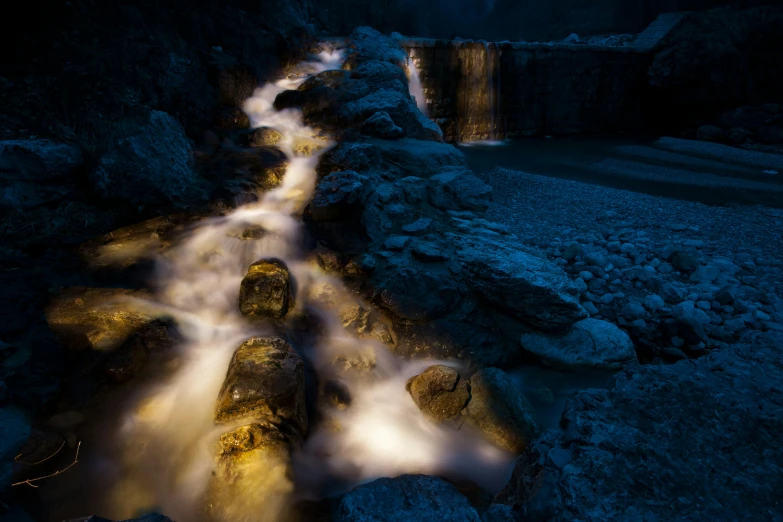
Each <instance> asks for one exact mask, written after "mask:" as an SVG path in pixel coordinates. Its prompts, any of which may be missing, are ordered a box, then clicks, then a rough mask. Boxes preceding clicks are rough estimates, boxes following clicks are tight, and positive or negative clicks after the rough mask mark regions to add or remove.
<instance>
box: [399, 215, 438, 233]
mask: <svg viewBox="0 0 783 522" xmlns="http://www.w3.org/2000/svg"><path fill="white" fill-rule="evenodd" d="M431 224H432V220H431V219H430V218H419V219H417V220H416V221H414V222H413V223H408V224H407V225H403V226H402V229H401V230H402V231H403V232H405V233H406V234H420V233H421V232H425V231H426V230H427V229H428V228H430V225H431Z"/></svg>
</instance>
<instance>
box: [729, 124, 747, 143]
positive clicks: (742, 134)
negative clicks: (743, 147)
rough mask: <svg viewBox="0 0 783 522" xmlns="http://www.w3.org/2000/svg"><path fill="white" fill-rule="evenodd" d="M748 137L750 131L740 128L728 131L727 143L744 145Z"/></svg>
mask: <svg viewBox="0 0 783 522" xmlns="http://www.w3.org/2000/svg"><path fill="white" fill-rule="evenodd" d="M749 137H750V131H749V130H748V129H744V128H742V127H734V128H731V129H729V141H730V142H732V143H736V144H742V143H745V142H746V141H747V140H748V138H749Z"/></svg>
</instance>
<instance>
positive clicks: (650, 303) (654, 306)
mask: <svg viewBox="0 0 783 522" xmlns="http://www.w3.org/2000/svg"><path fill="white" fill-rule="evenodd" d="M664 305H665V303H664V301H663V298H662V297H661V296H659V295H657V294H650V295H648V296H647V297H645V298H644V307H645V308H646V309H647V310H649V311H650V312H655V311H656V310H658V309H660V308H663V307H664Z"/></svg>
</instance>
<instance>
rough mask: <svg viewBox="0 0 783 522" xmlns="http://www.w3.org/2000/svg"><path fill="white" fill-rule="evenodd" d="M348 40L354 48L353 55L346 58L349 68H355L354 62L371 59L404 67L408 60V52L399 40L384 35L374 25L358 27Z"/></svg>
mask: <svg viewBox="0 0 783 522" xmlns="http://www.w3.org/2000/svg"><path fill="white" fill-rule="evenodd" d="M348 42H349V43H350V45H351V47H352V48H353V53H352V55H351V56H349V57H348V59H346V68H347V69H348V70H351V69H354V68H355V67H352V65H353V64H359V63H361V62H364V61H370V60H378V61H380V62H388V63H391V64H394V65H396V66H397V67H399V68H400V69H403V68H404V67H405V63H406V62H407V60H408V53H406V52H405V49H403V48H402V46H400V44H399V42H397V41H395V40H393V39H392V38H388V37H386V36H384V35H383V34H381V33H379V32H378V31H376V30H375V29H373V28H372V27H367V26H361V27H357V28H356V29H354V31H353V32H352V33H351V35H350V36H349V37H348Z"/></svg>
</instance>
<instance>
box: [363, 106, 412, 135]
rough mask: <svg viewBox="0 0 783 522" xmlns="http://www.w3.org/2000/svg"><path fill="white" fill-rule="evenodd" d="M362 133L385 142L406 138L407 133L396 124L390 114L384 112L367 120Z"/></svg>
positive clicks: (377, 113)
mask: <svg viewBox="0 0 783 522" xmlns="http://www.w3.org/2000/svg"><path fill="white" fill-rule="evenodd" d="M362 132H363V133H364V134H368V135H370V136H377V137H378V138H381V139H385V140H396V139H399V138H402V137H403V136H405V131H404V130H402V128H401V127H398V126H397V125H396V124H395V123H394V121H393V120H392V119H391V116H389V113H388V112H383V111H379V112H376V113H375V114H373V115H372V116H370V117H369V118H367V120H366V121H365V122H364V123H363V124H362Z"/></svg>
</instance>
